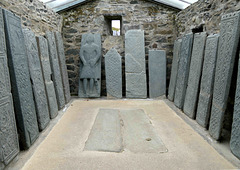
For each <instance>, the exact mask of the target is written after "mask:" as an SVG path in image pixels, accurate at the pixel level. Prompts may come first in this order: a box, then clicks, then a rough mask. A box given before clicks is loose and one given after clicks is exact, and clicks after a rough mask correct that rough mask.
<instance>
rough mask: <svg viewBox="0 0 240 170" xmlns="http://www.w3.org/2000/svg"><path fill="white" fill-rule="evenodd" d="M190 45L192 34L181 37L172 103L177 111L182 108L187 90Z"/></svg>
mask: <svg viewBox="0 0 240 170" xmlns="http://www.w3.org/2000/svg"><path fill="white" fill-rule="evenodd" d="M192 43H193V34H192V33H189V34H186V35H185V36H183V38H182V45H181V51H180V56H179V65H178V73H177V82H176V89H175V95H174V103H175V105H176V106H177V107H178V108H179V109H182V108H183V104H184V100H185V93H186V88H187V82H188V74H189V68H190V62H191V54H192Z"/></svg>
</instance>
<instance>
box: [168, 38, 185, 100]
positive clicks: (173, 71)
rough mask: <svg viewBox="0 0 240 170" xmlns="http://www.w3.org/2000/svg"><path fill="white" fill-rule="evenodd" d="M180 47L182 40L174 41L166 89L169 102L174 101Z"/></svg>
mask: <svg viewBox="0 0 240 170" xmlns="http://www.w3.org/2000/svg"><path fill="white" fill-rule="evenodd" d="M181 45H182V39H178V40H175V42H174V49H173V62H172V69H171V78H170V83H169V87H168V99H169V100H170V101H173V100H174V94H175V88H176V82H177V72H178V64H179V54H180V49H181Z"/></svg>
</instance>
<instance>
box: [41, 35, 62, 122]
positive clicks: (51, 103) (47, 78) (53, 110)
mask: <svg viewBox="0 0 240 170" xmlns="http://www.w3.org/2000/svg"><path fill="white" fill-rule="evenodd" d="M37 44H38V52H39V58H40V62H41V66H42V72H43V79H44V83H45V89H46V94H47V101H48V110H49V113H50V118H51V119H53V118H55V117H56V116H57V114H58V105H57V99H56V93H55V89H54V85H53V81H52V79H51V76H52V70H51V66H50V61H49V53H48V44H47V40H46V39H45V38H44V37H42V36H38V37H37Z"/></svg>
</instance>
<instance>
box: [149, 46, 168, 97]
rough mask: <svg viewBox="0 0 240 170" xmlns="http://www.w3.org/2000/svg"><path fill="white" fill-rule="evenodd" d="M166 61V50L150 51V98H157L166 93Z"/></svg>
mask: <svg viewBox="0 0 240 170" xmlns="http://www.w3.org/2000/svg"><path fill="white" fill-rule="evenodd" d="M166 62H167V61H166V52H165V51H163V50H150V51H149V57H148V68H149V96H150V98H157V97H160V96H163V95H165V94H166V64H167V63H166Z"/></svg>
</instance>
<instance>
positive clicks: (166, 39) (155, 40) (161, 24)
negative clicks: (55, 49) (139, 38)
mask: <svg viewBox="0 0 240 170" xmlns="http://www.w3.org/2000/svg"><path fill="white" fill-rule="evenodd" d="M178 12H179V10H177V9H173V8H170V7H168V6H165V5H163V4H159V3H158V4H156V3H152V2H149V1H144V0H130V1H129V0H93V1H91V2H88V3H85V4H83V5H81V6H78V7H75V8H73V9H70V10H67V11H63V12H61V13H60V14H61V15H62V16H63V30H62V33H63V38H64V45H65V54H66V62H67V68H68V75H69V78H70V88H71V93H72V95H77V92H78V76H79V75H78V74H79V73H78V72H79V50H80V45H81V36H82V34H83V33H100V34H101V35H102V46H103V54H104V55H105V54H106V52H107V51H108V50H110V49H111V48H112V47H115V48H116V49H117V51H118V52H119V53H120V55H122V56H123V63H124V51H125V50H124V34H125V33H126V31H128V30H130V29H141V30H144V31H145V50H146V59H147V57H148V51H149V50H150V49H159V50H166V53H167V59H168V60H167V63H168V72H167V73H168V76H167V78H168V80H169V77H170V66H171V65H170V63H171V62H172V48H173V41H174V37H173V31H174V19H175V15H176V14H177V13H178ZM114 17H121V20H122V36H120V37H113V36H111V35H110V31H109V28H110V27H109V23H108V20H109V18H110V19H111V18H114ZM103 60H104V58H102V94H101V96H105V95H106V89H105V75H104V72H105V70H104V62H103ZM123 66H124V64H123ZM123 70H124V67H123ZM123 80H124V78H123ZM124 83H125V82H124V81H123V85H124ZM123 92H124V90H123ZM123 95H124V93H123Z"/></svg>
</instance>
